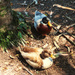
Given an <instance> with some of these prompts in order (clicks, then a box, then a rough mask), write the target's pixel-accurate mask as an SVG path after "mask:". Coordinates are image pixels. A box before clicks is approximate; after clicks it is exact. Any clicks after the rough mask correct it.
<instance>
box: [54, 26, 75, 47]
mask: <svg viewBox="0 0 75 75" xmlns="http://www.w3.org/2000/svg"><path fill="white" fill-rule="evenodd" d="M53 29H54V30H56V31H58V33H60V34H62V33H61V32H60V31H59V30H57V29H55V27H53ZM62 36H63V37H65V38H66V39H67V40H68V41H69V42H70V43H71V44H73V45H74V46H75V42H73V41H71V40H70V39H69V38H67V37H66V36H65V35H64V34H62Z"/></svg>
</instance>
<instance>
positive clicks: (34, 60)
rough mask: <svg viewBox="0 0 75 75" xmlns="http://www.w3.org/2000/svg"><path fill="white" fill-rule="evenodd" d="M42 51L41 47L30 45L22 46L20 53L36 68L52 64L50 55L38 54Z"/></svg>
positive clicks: (43, 67) (47, 66) (44, 67)
mask: <svg viewBox="0 0 75 75" xmlns="http://www.w3.org/2000/svg"><path fill="white" fill-rule="evenodd" d="M42 52H43V49H40V48H31V47H26V46H25V47H22V48H21V49H20V53H21V55H22V57H23V58H24V59H25V60H26V62H27V63H28V64H29V65H31V66H32V67H33V68H36V69H46V68H49V67H50V66H52V64H53V60H52V58H51V57H46V58H44V59H42V58H41V56H40V54H41V53H42Z"/></svg>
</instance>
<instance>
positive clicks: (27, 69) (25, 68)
mask: <svg viewBox="0 0 75 75" xmlns="http://www.w3.org/2000/svg"><path fill="white" fill-rule="evenodd" d="M23 69H24V70H26V71H27V72H28V73H29V74H30V75H33V74H32V73H31V72H30V71H29V70H28V69H26V67H23Z"/></svg>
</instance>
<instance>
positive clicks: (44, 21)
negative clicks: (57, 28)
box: [34, 10, 52, 36]
mask: <svg viewBox="0 0 75 75" xmlns="http://www.w3.org/2000/svg"><path fill="white" fill-rule="evenodd" d="M34 27H35V29H36V30H37V31H38V32H39V33H41V34H42V35H44V36H45V35H47V34H48V33H49V32H50V31H51V29H52V24H51V21H50V19H49V18H48V17H47V16H46V15H44V14H42V13H40V12H39V11H37V10H36V11H35V17H34Z"/></svg>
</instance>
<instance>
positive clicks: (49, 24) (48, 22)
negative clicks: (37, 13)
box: [42, 17, 52, 27]
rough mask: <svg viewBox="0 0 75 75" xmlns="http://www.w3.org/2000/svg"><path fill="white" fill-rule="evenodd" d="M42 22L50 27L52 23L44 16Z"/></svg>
mask: <svg viewBox="0 0 75 75" xmlns="http://www.w3.org/2000/svg"><path fill="white" fill-rule="evenodd" d="M42 22H43V23H44V24H47V26H48V27H52V24H51V22H50V20H49V19H48V18H47V17H44V18H43V19H42Z"/></svg>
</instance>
